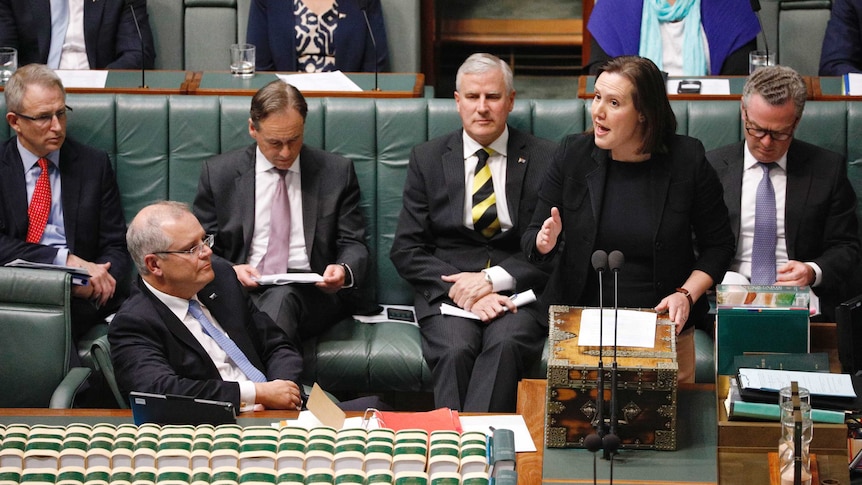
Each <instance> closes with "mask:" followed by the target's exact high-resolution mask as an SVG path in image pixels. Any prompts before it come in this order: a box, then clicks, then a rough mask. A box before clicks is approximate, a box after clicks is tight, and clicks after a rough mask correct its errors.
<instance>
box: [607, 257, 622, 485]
mask: <svg viewBox="0 0 862 485" xmlns="http://www.w3.org/2000/svg"><path fill="white" fill-rule="evenodd" d="M623 264H625V257H624V256H623V253H622V252H620V251H611V254H609V255H608V266H609V267H610V269H611V271H612V272H613V273H614V361H613V363H612V364H611V420H610V421H611V427H610V434H608V435H607V436H605V438H608V439H609V441H610V445H611V446H608V445H605V446H604V450H605V454H609V455H610V457H611V483H613V469H614V461H613V460H614V458H613V455H614V454H615V453H616V451H617V449H618V448H619V446H620V439H619V437H618V436H617V323H618V320H619V319H618V313H619V308H620V306H619V286H620V284H619V274H620V269H622V267H623ZM614 443H616V444H615V445H614Z"/></svg>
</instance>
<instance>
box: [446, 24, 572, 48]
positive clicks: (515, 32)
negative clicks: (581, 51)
mask: <svg viewBox="0 0 862 485" xmlns="http://www.w3.org/2000/svg"><path fill="white" fill-rule="evenodd" d="M582 30H583V21H582V20H581V19H441V20H440V42H443V43H461V44H475V45H498V44H507V45H548V46H552V45H553V46H579V45H581V43H582V41H583V37H582Z"/></svg>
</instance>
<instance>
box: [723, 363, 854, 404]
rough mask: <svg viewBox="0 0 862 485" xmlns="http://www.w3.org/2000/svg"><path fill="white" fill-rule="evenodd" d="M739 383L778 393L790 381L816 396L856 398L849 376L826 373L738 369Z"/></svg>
mask: <svg viewBox="0 0 862 485" xmlns="http://www.w3.org/2000/svg"><path fill="white" fill-rule="evenodd" d="M739 379H740V380H739V383H740V385H741V386H742V387H745V388H751V389H762V390H771V391H776V392H777V391H779V390H780V389H781V388H782V387H787V386H789V385H790V381H796V382H798V383H799V387H804V388H806V389H808V392H810V393H811V394H816V395H818V396H836V397H850V398H853V397H856V391H855V390H854V389H853V381H852V380H851V379H850V374H830V373H827V372H801V371H787V370H775V369H739Z"/></svg>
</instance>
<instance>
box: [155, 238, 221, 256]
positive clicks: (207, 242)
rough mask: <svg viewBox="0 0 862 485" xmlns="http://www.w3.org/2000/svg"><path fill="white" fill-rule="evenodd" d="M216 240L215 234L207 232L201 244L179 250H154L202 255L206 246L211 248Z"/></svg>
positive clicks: (165, 252) (161, 252) (160, 252)
mask: <svg viewBox="0 0 862 485" xmlns="http://www.w3.org/2000/svg"><path fill="white" fill-rule="evenodd" d="M214 242H215V234H207V235H206V236H204V238H203V239H202V240H201V243H200V244H196V245H194V246H192V247H190V248H189V249H183V250H177V251H153V254H187V255H189V256H196V257H200V255H201V254H202V253H203V251H204V247H208V248H211V247H213V243H214Z"/></svg>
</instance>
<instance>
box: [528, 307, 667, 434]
mask: <svg viewBox="0 0 862 485" xmlns="http://www.w3.org/2000/svg"><path fill="white" fill-rule="evenodd" d="M582 310H583V308H582V307H569V306H561V305H556V306H552V307H551V308H550V315H549V318H550V357H549V359H548V407H547V413H546V415H545V416H546V418H545V419H546V421H545V444H546V446H547V447H548V448H582V447H583V443H584V438H585V437H586V436H588V435H590V434H591V433H593V432H594V428H593V424H592V420H593V418H594V416H595V414H596V410H597V402H598V392H597V388H598V386H597V382H596V381H597V377H598V362H599V357H598V355H599V352H598V350H599V348H598V347H579V346H578V336H579V332H580V326H581V311H582ZM605 328H607V326H605ZM602 355H603V356H602V362H603V366H604V373H605V391H604V394H605V408H604V416H603V417H604V419H605V420H609V418H610V414H611V413H610V398H611V369H612V367H611V365H612V363H613V347H612V346H605V347H604V350H603V351H602ZM617 370H618V373H617V407H618V409H617V419H618V423H619V424H618V425H617V435H618V436H619V438H620V441H621V447H622V448H634V449H656V450H675V449H676V447H677V443H676V402H677V401H676V392H677V375H678V367H677V361H676V332H675V326H674V324H673V323H672V322H670V320H668V319H667V317H666V316H663V315H659V318H658V321H657V324H656V333H655V347H654V348H652V349H647V348H638V347H622V346H620V347H617Z"/></svg>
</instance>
